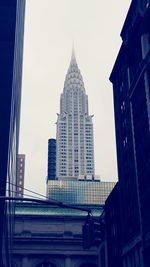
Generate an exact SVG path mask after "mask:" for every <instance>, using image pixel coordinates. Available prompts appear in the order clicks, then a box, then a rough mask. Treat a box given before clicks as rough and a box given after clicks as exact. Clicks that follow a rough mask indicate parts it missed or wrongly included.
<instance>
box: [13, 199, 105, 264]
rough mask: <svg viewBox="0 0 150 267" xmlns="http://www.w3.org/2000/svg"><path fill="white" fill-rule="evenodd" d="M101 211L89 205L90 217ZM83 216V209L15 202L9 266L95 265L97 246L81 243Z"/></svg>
mask: <svg viewBox="0 0 150 267" xmlns="http://www.w3.org/2000/svg"><path fill="white" fill-rule="evenodd" d="M81 208H82V207H81ZM85 208H86V207H85V205H84V209H85ZM102 210H103V206H100V205H99V206H96V205H95V206H94V205H93V207H92V215H93V217H94V218H98V217H99V216H100V214H101V212H102ZM86 217H87V212H85V211H80V210H75V209H69V208H63V207H58V206H57V207H56V206H51V207H50V206H48V205H43V204H34V203H29V204H28V203H21V202H20V203H18V204H16V212H15V231H14V247H13V250H14V255H13V267H98V248H97V246H92V247H91V248H90V249H83V246H82V245H83V240H82V226H83V224H84V222H85V220H86Z"/></svg>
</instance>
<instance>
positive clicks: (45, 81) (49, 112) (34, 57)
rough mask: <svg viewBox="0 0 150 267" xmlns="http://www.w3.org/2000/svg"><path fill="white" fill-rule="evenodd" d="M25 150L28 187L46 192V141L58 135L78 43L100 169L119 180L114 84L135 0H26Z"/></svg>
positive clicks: (106, 178) (104, 176)
mask: <svg viewBox="0 0 150 267" xmlns="http://www.w3.org/2000/svg"><path fill="white" fill-rule="evenodd" d="M26 2H27V3H26V17H25V39H24V65H23V86H22V108H21V127H20V149H19V151H20V153H24V154H26V170H25V187H26V188H29V189H31V190H34V191H36V192H40V193H42V194H45V187H46V186H45V185H46V176H47V150H48V147H47V143H48V139H49V138H55V136H56V124H55V122H56V119H57V115H56V113H57V112H58V113H59V103H60V94H61V93H62V90H63V85H64V80H65V75H66V73H67V69H68V67H69V63H70V59H71V51H72V45H73V43H74V47H75V54H76V59H77V63H78V66H79V68H80V70H81V74H82V76H83V81H84V84H85V89H86V93H87V95H88V98H89V113H90V114H94V118H93V126H94V144H95V146H94V148H95V169H96V171H95V172H96V174H97V175H100V176H101V179H102V180H104V181H116V180H117V163H116V145H115V128H114V111H113V97H112V85H111V83H110V82H109V76H110V73H111V70H112V68H113V65H114V62H115V59H116V56H117V54H118V51H119V48H120V45H121V38H120V32H121V29H122V26H123V23H124V20H125V17H126V14H127V10H128V8H129V5H130V3H131V0H121V1H120V0H109V1H101V0H26Z"/></svg>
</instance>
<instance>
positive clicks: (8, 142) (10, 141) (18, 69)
mask: <svg viewBox="0 0 150 267" xmlns="http://www.w3.org/2000/svg"><path fill="white" fill-rule="evenodd" d="M24 10H25V1H24V0H21V1H17V0H7V1H6V0H1V1H0V184H1V185H0V196H2V197H4V196H6V195H7V196H11V195H12V194H13V191H14V185H13V184H15V182H16V181H15V180H16V159H17V151H18V136H19V119H20V102H21V77H22V54H23V53H22V52H23V32H24ZM8 211H9V212H8ZM8 213H13V207H12V205H11V203H10V202H7V207H6V204H5V201H4V200H2V199H1V200H0V214H1V223H0V266H3V265H4V266H11V258H10V251H11V250H12V234H11V232H12V223H11V219H10V216H9V214H8ZM6 214H7V215H6ZM11 218H12V216H11ZM4 222H5V223H4Z"/></svg>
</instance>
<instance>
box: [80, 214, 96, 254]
mask: <svg viewBox="0 0 150 267" xmlns="http://www.w3.org/2000/svg"><path fill="white" fill-rule="evenodd" d="M93 227H94V222H93V219H92V218H91V216H90V215H88V216H87V219H86V222H85V224H84V225H83V227H82V237H83V248H84V249H89V248H90V247H91V246H92V245H93V243H94V234H93V229H94V228H93Z"/></svg>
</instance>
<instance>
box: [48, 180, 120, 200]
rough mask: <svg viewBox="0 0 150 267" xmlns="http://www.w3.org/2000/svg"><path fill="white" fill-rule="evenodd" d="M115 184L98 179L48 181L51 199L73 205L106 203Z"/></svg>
mask: <svg viewBox="0 0 150 267" xmlns="http://www.w3.org/2000/svg"><path fill="white" fill-rule="evenodd" d="M114 186H115V183H114V182H101V181H100V180H98V181H93V180H91V181H84V180H83V181H58V180H57V181H56V180H55V181H52V180H51V181H50V180H49V181H48V186H47V196H48V198H49V199H54V200H56V201H60V202H63V203H64V204H72V205H104V203H105V200H106V198H107V197H108V195H109V194H110V192H111V191H112V189H113V187H114Z"/></svg>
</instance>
